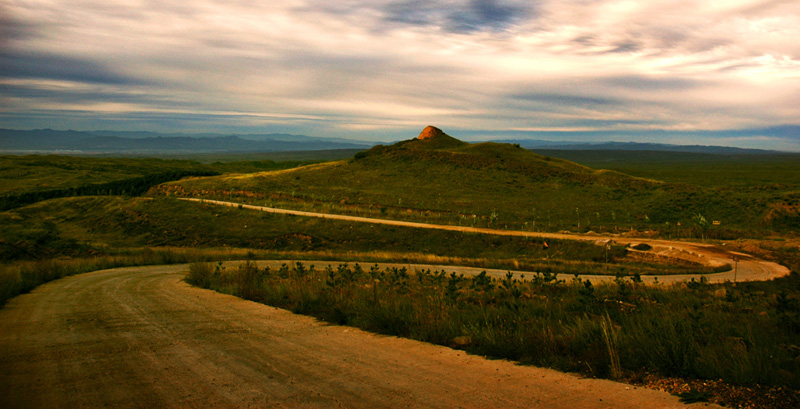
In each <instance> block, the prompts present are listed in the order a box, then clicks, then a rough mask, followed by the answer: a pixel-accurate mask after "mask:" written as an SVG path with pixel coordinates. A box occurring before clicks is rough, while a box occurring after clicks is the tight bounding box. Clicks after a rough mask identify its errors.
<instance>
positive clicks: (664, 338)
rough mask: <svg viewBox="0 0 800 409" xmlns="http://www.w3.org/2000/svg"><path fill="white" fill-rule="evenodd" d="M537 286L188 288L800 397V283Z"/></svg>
mask: <svg viewBox="0 0 800 409" xmlns="http://www.w3.org/2000/svg"><path fill="white" fill-rule="evenodd" d="M529 278H532V279H529V280H520V277H518V276H513V275H511V274H509V275H508V276H507V277H506V278H504V279H500V280H498V279H492V278H491V277H488V276H486V275H478V276H475V277H463V276H457V275H455V274H451V275H447V274H445V273H443V272H438V271H422V272H418V273H416V274H414V273H410V272H408V271H406V270H405V269H388V270H380V269H379V268H377V267H369V266H361V265H358V264H354V265H350V266H340V267H339V268H336V269H333V268H330V267H328V268H326V269H324V270H321V269H316V268H314V266H309V265H304V264H301V263H297V264H295V265H292V266H287V265H284V266H283V267H282V268H280V269H273V270H270V269H268V268H258V267H257V266H256V265H255V264H253V263H247V264H243V265H240V266H239V267H238V268H225V267H224V266H222V265H221V264H218V265H216V266H215V265H212V264H208V263H201V264H194V265H192V266H190V273H189V276H188V277H187V281H189V282H191V283H194V284H196V285H200V286H203V287H207V288H211V289H215V290H218V291H222V292H226V293H230V294H234V295H237V296H241V297H244V298H248V299H251V300H255V301H259V302H263V303H266V304H269V305H273V306H277V307H280V308H285V309H289V310H291V311H294V312H296V313H300V314H307V315H312V316H315V317H318V318H320V319H323V320H326V321H329V322H333V323H337V324H346V325H352V326H356V327H359V328H363V329H366V330H369V331H374V332H378V333H383V334H391V335H398V336H402V337H408V338H413V339H417V340H421V341H425V342H431V343H436V344H441V345H447V346H451V347H456V348H460V349H464V350H467V351H469V352H471V353H475V354H480V355H486V356H489V357H493V358H504V359H510V360H514V361H518V362H522V363H526V364H534V365H540V366H547V367H553V368H556V369H559V370H564V371H577V372H581V373H584V374H587V375H591V376H600V377H612V378H614V377H620V376H625V377H630V376H633V375H634V374H643V373H645V372H652V373H659V374H661V375H663V376H680V377H688V378H700V379H715V380H716V379H723V380H725V381H726V382H729V383H733V384H739V385H750V384H759V385H770V386H789V387H792V388H798V387H800V364H799V362H800V359H798V358H799V357H800V356H799V352H798V351H800V348H798V347H797V343H798V335H800V277H798V276H797V275H796V274H795V275H792V276H791V277H788V278H784V279H780V280H776V281H775V282H773V283H768V284H761V285H749V284H739V285H736V286H734V285H732V284H725V285H706V284H700V283H694V284H691V285H686V284H680V285H670V286H665V285H660V286H643V285H641V284H637V283H635V282H634V281H632V280H628V279H624V280H623V279H620V280H618V281H617V282H614V283H609V284H602V285H595V286H593V285H591V284H590V283H588V281H584V282H581V281H579V280H573V281H572V282H566V283H565V282H559V281H555V280H552V278H551V277H547V276H546V275H536V276H533V277H530V276H529ZM744 314H746V315H747V316H748V317H749V318H748V319H741V318H742V316H743V315H744Z"/></svg>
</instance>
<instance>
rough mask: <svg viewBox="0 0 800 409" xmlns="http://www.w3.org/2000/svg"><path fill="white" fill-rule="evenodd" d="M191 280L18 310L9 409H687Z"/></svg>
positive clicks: (59, 285)
mask: <svg viewBox="0 0 800 409" xmlns="http://www.w3.org/2000/svg"><path fill="white" fill-rule="evenodd" d="M186 270H187V266H186V265H174V266H153V267H132V268H118V269H112V270H104V271H97V272H93V273H87V274H81V275H77V276H72V277H68V278H64V279H61V280H57V281H54V282H50V283H48V284H45V285H42V286H40V287H38V288H37V289H35V290H34V291H33V292H32V293H30V294H24V295H21V296H19V297H16V298H14V299H12V300H10V301H9V303H8V304H7V305H6V307H5V308H3V309H2V310H0V351H2V355H0V407H2V408H27V407H31V408H99V407H115V408H191V407H195V408H247V407H250V408H305V407H318V408H329V407H357V408H358V407H360V408H376V407H427V408H457V407H465V408H677V407H684V405H683V404H681V403H680V402H679V401H678V398H677V397H675V396H671V395H669V394H667V393H663V392H659V391H653V390H648V389H642V388H636V387H633V386H628V385H624V384H620V383H615V382H611V381H607V380H596V379H581V378H579V377H577V376H574V375H569V374H563V373H559V372H557V371H553V370H547V369H541V368H534V367H524V366H517V365H514V364H513V363H510V362H507V361H501V360H487V359H484V358H481V357H477V356H469V355H466V354H465V353H464V352H461V351H456V350H452V349H449V348H445V347H440V346H434V345H430V344H425V343H421V342H416V341H411V340H405V339H400V338H395V337H387V336H379V335H373V334H369V333H366V332H363V331H360V330H356V329H353V328H349V327H340V326H331V325H325V324H321V323H318V322H317V321H315V320H314V319H312V318H308V317H304V316H298V315H294V314H292V313H290V312H287V311H284V310H279V309H275V308H272V307H268V306H265V305H261V304H257V303H254V302H249V301H244V300H241V299H238V298H235V297H232V296H227V295H222V294H219V293H216V292H213V291H209V290H202V289H198V288H194V287H191V286H189V285H188V284H186V283H184V282H183V281H182V279H183V277H184V275H185V271H186ZM699 406H701V407H706V405H699ZM709 407H717V406H713V405H709Z"/></svg>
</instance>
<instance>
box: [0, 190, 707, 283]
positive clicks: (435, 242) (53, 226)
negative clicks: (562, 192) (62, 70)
mask: <svg viewBox="0 0 800 409" xmlns="http://www.w3.org/2000/svg"><path fill="white" fill-rule="evenodd" d="M0 222H2V223H3V225H4V226H5V230H4V231H3V232H2V233H0V249H2V252H0V254H2V255H3V257H4V260H5V261H13V260H24V259H40V258H51V257H57V256H63V255H68V256H72V257H84V256H89V255H92V254H102V253H103V252H106V251H108V249H118V248H126V247H144V246H179V247H190V248H217V247H223V246H229V247H235V248H250V249H257V250H270V251H298V252H311V253H313V254H323V255H325V254H328V255H336V254H339V255H341V254H347V253H356V254H359V255H360V256H362V257H364V256H366V257H370V254H371V255H372V256H371V257H372V259H373V260H376V261H378V260H386V259H393V260H396V261H401V262H405V261H408V260H415V261H419V262H427V261H432V262H435V263H443V262H448V263H452V264H462V265H472V266H477V267H484V268H508V269H515V270H516V269H522V270H529V271H541V272H550V273H566V274H573V273H581V274H586V273H589V274H591V273H592V272H600V273H609V274H617V273H618V274H623V275H631V274H635V273H639V274H670V273H680V274H684V273H687V272H705V273H708V272H711V271H710V270H709V269H707V268H704V267H701V266H678V265H674V266H671V265H655V264H647V263H643V262H640V261H637V260H635V259H628V258H627V257H626V251H625V250H624V249H623V248H621V247H614V248H612V250H611V251H609V252H608V253H606V251H605V250H604V249H603V247H600V246H595V245H593V244H591V243H587V242H579V241H569V240H547V242H548V244H549V247H548V248H547V249H545V248H544V246H543V239H538V238H522V237H510V236H509V237H506V236H492V235H485V234H465V233H458V232H448V231H438V230H429V229H415V228H410V227H399V226H382V225H370V224H366V223H353V222H346V221H338V220H329V219H318V218H308V217H298V216H290V215H280V214H271V213H263V212H257V211H252V210H243V209H237V208H230V207H220V206H215V205H210V204H200V203H190V202H185V201H180V200H175V199H169V198H152V199H151V198H123V197H79V198H65V199H56V200H50V201H45V202H41V203H37V204H35V205H31V206H26V207H23V208H20V209H15V210H14V211H9V212H4V213H0ZM606 261H608V264H606Z"/></svg>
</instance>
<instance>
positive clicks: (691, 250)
mask: <svg viewBox="0 0 800 409" xmlns="http://www.w3.org/2000/svg"><path fill="white" fill-rule="evenodd" d="M180 199H181V200H186V201H191V202H201V203H208V204H214V205H220V206H228V207H239V206H241V207H242V208H243V209H250V210H258V211H262V212H268V213H278V214H288V215H294V216H303V217H317V218H324V219H333V220H345V221H351V222H359V223H371V224H384V225H391V226H404V227H413V228H419V229H435V230H446V231H456V232H464V233H478V234H492V235H500V236H516V237H531V238H546V239H559V240H582V241H592V242H598V241H603V240H609V239H611V240H613V241H615V242H616V243H619V244H635V243H646V244H649V245H650V246H652V247H653V248H654V249H653V250H652V252H661V253H663V254H668V255H669V256H670V257H676V258H684V259H688V260H691V261H696V262H700V263H702V264H705V265H708V266H712V267H717V266H723V265H726V264H727V265H730V266H733V267H734V268H732V269H731V270H729V271H725V272H722V273H715V274H704V275H703V276H705V278H706V279H707V280H708V281H709V282H711V283H722V282H725V281H763V280H769V279H773V278H778V277H783V276H786V275H788V274H789V272H790V271H789V269H788V268H786V267H784V266H782V265H780V264H777V263H773V262H769V261H766V260H761V259H759V258H756V257H753V256H751V255H748V254H743V253H736V252H731V251H727V250H724V249H721V248H719V247H717V246H714V245H710V244H706V243H693V242H686V241H674V240H656V239H644V238H626V237H616V236H615V237H609V236H601V235H596V234H577V233H576V234H572V233H570V234H566V233H545V232H529V231H517V230H499V229H487V228H478V227H465V226H450V225H442V224H430V223H419V222H406V221H400V220H387V219H375V218H369V217H358V216H346V215H339V214H329V213H316V212H304V211H299V210H289V209H279V208H274V207H266V206H254V205H248V204H243V203H235V202H225V201H220V200H209V199H198V198H180ZM465 271H466V270H465ZM503 272H504V271H503ZM570 277H572V276H570ZM700 277H701V275H699V274H692V275H670V276H653V275H650V276H643V277H642V280H644V281H645V282H653V281H655V280H656V279H658V281H659V282H679V281H688V280H691V279H692V278H694V279H696V280H699V279H700ZM560 278H564V277H560ZM585 278H587V279H590V280H592V281H595V282H597V281H608V280H613V279H614V278H615V277H614V276H602V275H588V276H585Z"/></svg>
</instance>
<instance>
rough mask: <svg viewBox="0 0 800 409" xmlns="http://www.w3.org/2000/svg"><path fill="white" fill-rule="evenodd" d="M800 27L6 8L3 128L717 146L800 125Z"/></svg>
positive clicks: (666, 20) (204, 7)
mask: <svg viewBox="0 0 800 409" xmlns="http://www.w3.org/2000/svg"><path fill="white" fill-rule="evenodd" d="M797 38H800V5H799V4H798V3H797V2H796V1H757V0H740V1H727V2H711V3H709V2H701V1H688V0H679V1H660V0H659V1H648V2H629V1H611V0H595V1H584V2H556V1H544V0H543V1H533V2H531V1H514V0H444V1H439V2H422V1H418V0H400V1H397V0H391V1H390V0H383V1H381V0H379V1H370V2H366V1H354V0H349V1H348V0H345V1H340V2H330V1H322V0H306V1H294V0H276V1H273V2H268V3H265V4H251V2H244V1H233V2H218V1H211V0H198V1H194V2H190V3H186V2H177V1H175V2H172V1H170V2H166V4H165V2H111V3H109V2H100V1H94V0H41V1H37V2H35V3H32V2H25V1H17V0H5V1H2V2H0V92H2V93H3V98H2V99H0V126H9V127H11V126H12V125H13V126H14V127H18V128H19V127H21V128H31V127H41V126H46V127H51V128H64V127H65V126H66V124H69V127H73V128H76V129H93V128H94V127H95V124H97V123H103V124H104V125H106V127H112V128H116V129H133V130H158V131H206V130H207V131H225V132H227V131H232V132H262V131H269V132H271V131H277V132H296V133H307V134H314V135H320V136H326V135H329V136H357V137H359V138H367V139H375V140H391V139H396V138H405V137H408V136H409V135H413V134H414V133H415V132H416V131H418V128H421V127H422V126H424V125H427V124H435V125H437V126H440V127H444V128H445V129H447V130H448V132H450V133H451V134H458V132H459V131H463V132H464V134H469V135H481V134H485V135H489V134H492V133H494V132H502V131H505V130H509V131H510V130H514V129H528V130H531V131H530V136H533V137H535V136H536V131H535V130H536V129H564V130H569V129H584V128H586V127H589V128H592V129H594V130H595V131H597V132H598V133H597V135H604V136H603V137H608V136H607V135H609V133H611V134H613V132H615V131H618V132H619V134H618V135H624V136H625V137H628V138H631V137H633V136H630V135H634V136H635V132H636V131H637V130H654V129H657V130H666V131H670V130H675V131H677V130H680V131H697V132H701V131H708V132H706V133H697V135H701V134H702V135H710V136H708V138H722V136H720V135H721V134H719V132H725V131H729V132H735V131H737V130H743V129H772V127H773V126H776V125H798V122H800V119H798V118H800V115H798V114H800V101H798V100H797V95H800V43H798V42H797V41H796V39H797ZM76 112H79V113H80V114H79V115H78V114H75V113H76ZM70 115H73V117H72V118H70ZM148 115H152V117H153V118H157V120H153V121H150V120H147V118H148ZM171 116H172V117H173V118H174V121H172V122H170V117H171ZM187 118H190V119H187ZM203 118H207V121H205V122H204V121H203ZM115 121H116V122H115ZM154 124H157V125H158V126H160V127H161V128H159V129H151V127H152V126H154ZM111 125H114V126H111ZM792 129H794V128H792ZM632 132H633V133H632ZM667 135H668V134H667ZM667 137H668V136H665V138H667ZM776 138H779V139H780V140H781V141H782V142H781V143H780V146H796V147H797V149H798V150H800V136H798V135H793V134H788V135H787V134H781V135H777V136H776ZM718 140H720V141H724V142H726V143H734V144H735V143H737V141H738V140H737V139H736V138H734V137H730V138H727V139H724V140H723V139H718ZM712 141H713V139H709V140H707V141H698V142H704V143H710V142H712ZM769 141H770V140H769V139H765V143H770V142H769ZM663 142H670V141H668V140H664V141H663ZM793 144H794V145H793ZM776 146H777V144H776Z"/></svg>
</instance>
